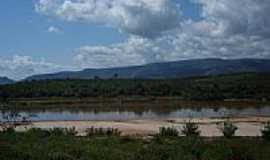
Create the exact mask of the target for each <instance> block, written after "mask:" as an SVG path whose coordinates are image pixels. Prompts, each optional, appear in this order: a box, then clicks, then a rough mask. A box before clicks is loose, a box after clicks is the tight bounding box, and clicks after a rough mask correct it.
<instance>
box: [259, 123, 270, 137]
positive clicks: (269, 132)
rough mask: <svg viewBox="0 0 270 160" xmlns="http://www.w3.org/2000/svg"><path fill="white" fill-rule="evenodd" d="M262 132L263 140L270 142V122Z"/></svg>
mask: <svg viewBox="0 0 270 160" xmlns="http://www.w3.org/2000/svg"><path fill="white" fill-rule="evenodd" d="M261 132H262V137H263V139H265V140H270V121H268V122H266V124H265V125H264V128H263V129H262V130H261Z"/></svg>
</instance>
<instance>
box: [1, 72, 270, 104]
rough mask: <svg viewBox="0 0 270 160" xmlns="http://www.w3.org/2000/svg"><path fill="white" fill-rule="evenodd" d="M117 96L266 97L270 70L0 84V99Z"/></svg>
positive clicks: (269, 86)
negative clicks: (172, 76)
mask: <svg viewBox="0 0 270 160" xmlns="http://www.w3.org/2000/svg"><path fill="white" fill-rule="evenodd" d="M118 96H177V97H181V98H183V99H185V100H224V99H259V100H269V99H270V74H252V73H247V74H235V75H223V76H212V77H193V78H182V79H152V80H145V79H144V80H143V79H116V78H114V79H92V80H76V79H67V80H42V81H24V82H18V83H15V84H10V85H3V86H0V97H1V100H0V101H4V100H5V99H9V98H45V97H77V98H84V97H118Z"/></svg>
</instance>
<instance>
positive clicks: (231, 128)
mask: <svg viewBox="0 0 270 160" xmlns="http://www.w3.org/2000/svg"><path fill="white" fill-rule="evenodd" d="M237 130H238V127H237V126H235V125H234V124H233V123H232V122H230V121H229V120H227V121H225V122H223V123H222V124H221V126H220V131H221V132H222V134H223V136H224V137H226V138H232V137H234V136H235V132H236V131H237Z"/></svg>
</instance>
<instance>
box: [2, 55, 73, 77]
mask: <svg viewBox="0 0 270 160" xmlns="http://www.w3.org/2000/svg"><path fill="white" fill-rule="evenodd" d="M68 68H70V67H66V66H60V65H57V64H53V63H49V62H46V61H45V60H44V59H41V60H39V61H34V60H33V58H31V57H29V56H20V55H15V56H13V57H12V58H11V59H3V58H0V76H7V77H10V78H13V79H17V80H18V79H22V78H25V77H27V76H30V75H33V74H41V73H51V72H56V71H61V70H64V69H68Z"/></svg>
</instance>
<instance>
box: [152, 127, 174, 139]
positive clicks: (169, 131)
mask: <svg viewBox="0 0 270 160" xmlns="http://www.w3.org/2000/svg"><path fill="white" fill-rule="evenodd" d="M157 135H158V136H160V137H178V136H179V131H178V130H177V129H176V128H174V127H160V128H159V133H158V134H157Z"/></svg>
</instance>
